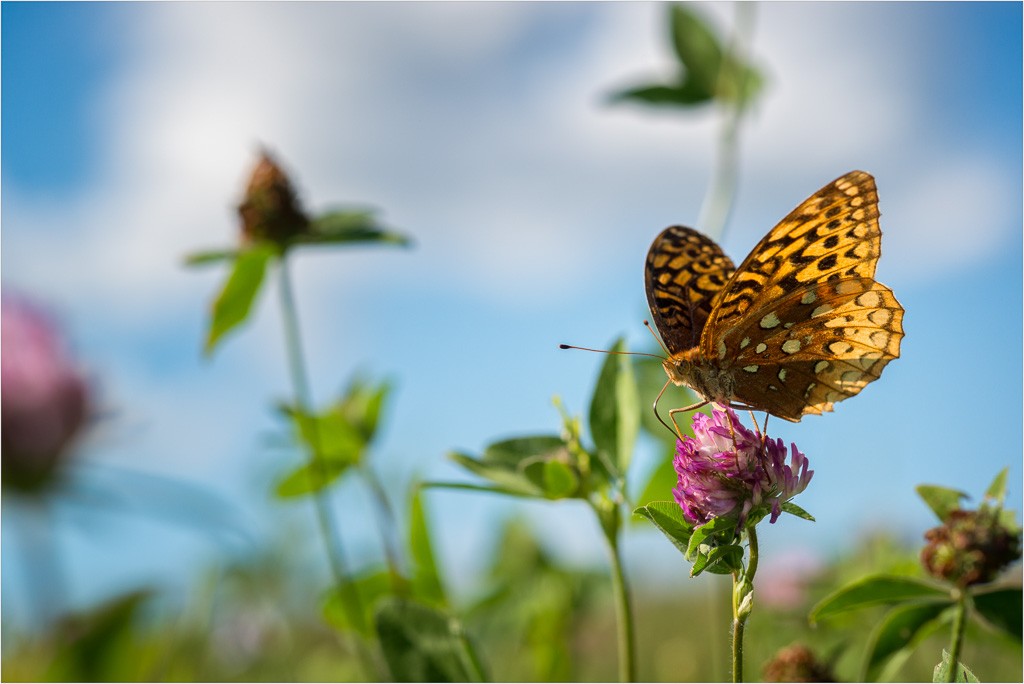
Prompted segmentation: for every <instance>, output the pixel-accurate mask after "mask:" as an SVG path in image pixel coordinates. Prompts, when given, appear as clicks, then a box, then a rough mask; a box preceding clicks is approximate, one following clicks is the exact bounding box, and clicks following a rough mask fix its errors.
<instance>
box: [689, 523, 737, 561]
mask: <svg viewBox="0 0 1024 684" xmlns="http://www.w3.org/2000/svg"><path fill="white" fill-rule="evenodd" d="M735 530H736V518H729V517H721V518H712V519H711V520H708V521H707V522H706V523H704V524H703V525H701V526H700V527H697V528H695V529H694V530H693V536H691V537H690V546H689V548H688V549H687V554H686V557H687V558H692V557H693V554H694V553H696V551H697V547H698V546H700V545H701V544H703V543H705V542H706V541H707V540H708V539H709V538H711V537H713V536H714V535H716V534H718V533H719V532H733V531H735Z"/></svg>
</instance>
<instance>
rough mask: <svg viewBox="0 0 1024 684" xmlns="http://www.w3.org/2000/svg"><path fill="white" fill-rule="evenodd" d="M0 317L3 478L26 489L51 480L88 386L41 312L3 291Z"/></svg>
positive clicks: (80, 419)
mask: <svg viewBox="0 0 1024 684" xmlns="http://www.w3.org/2000/svg"><path fill="white" fill-rule="evenodd" d="M0 320H2V323H0V327H2V331H3V332H2V335H0V336H2V338H3V340H2V357H0V392H2V393H3V405H2V408H3V410H2V412H0V413H2V431H0V434H2V438H0V441H2V443H3V445H2V460H3V480H4V484H5V485H11V486H14V487H15V488H18V489H23V490H30V489H35V488H37V487H39V486H40V485H42V484H44V483H45V482H47V481H49V479H50V478H49V476H50V475H51V474H52V473H53V472H54V470H55V468H56V467H57V465H58V464H59V463H60V462H61V460H62V457H63V456H64V453H65V452H66V451H67V446H68V444H69V443H70V442H71V440H72V438H73V437H74V436H75V433H76V432H77V431H78V430H79V428H80V427H81V426H82V424H83V423H84V421H85V417H86V411H87V404H88V388H87V386H86V382H85V379H84V378H83V377H82V375H81V373H80V372H79V371H78V369H77V368H76V367H75V366H74V364H73V363H72V361H71V358H70V356H69V355H68V354H67V351H66V349H65V347H64V343H63V340H62V339H61V337H60V335H59V334H58V331H57V329H56V327H55V326H54V325H53V324H52V322H51V321H50V320H48V319H47V317H46V316H45V315H44V314H43V313H42V312H41V311H39V310H38V309H36V308H35V307H33V306H31V305H29V304H28V303H27V302H26V301H24V300H23V299H20V298H14V297H11V296H4V297H3V302H2V305H0Z"/></svg>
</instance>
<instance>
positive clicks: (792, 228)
mask: <svg viewBox="0 0 1024 684" xmlns="http://www.w3.org/2000/svg"><path fill="white" fill-rule="evenodd" d="M878 216H879V212H878V192H877V190H876V188H875V181H874V178H872V177H871V175H869V174H867V173H865V172H863V171H851V172H850V173H848V174H846V175H845V176H842V177H841V178H838V179H836V180H835V181H833V182H831V183H829V184H828V185H826V186H825V187H823V188H822V189H821V190H819V191H818V192H816V193H814V194H813V195H811V196H810V197H809V198H807V199H806V200H804V202H803V203H801V204H800V206H798V207H797V208H796V209H794V210H793V211H792V212H790V214H789V215H788V216H786V218H784V219H782V221H780V222H779V224H778V225H777V226H775V227H774V228H772V230H771V231H770V232H769V233H768V234H767V235H766V236H765V237H764V239H762V240H761V242H759V243H758V244H757V246H756V247H754V249H753V250H752V251H751V252H750V254H749V255H748V256H747V258H746V259H744V260H743V263H741V264H740V266H739V268H735V267H734V266H733V263H732V261H731V260H730V259H729V257H727V256H726V255H725V254H724V253H723V252H722V249H721V248H720V247H719V246H718V245H717V244H716V243H715V242H714V241H713V240H711V239H710V238H708V237H706V236H704V235H702V234H701V233H699V232H697V231H696V230H693V229H692V228H686V227H683V226H671V227H669V228H666V229H665V230H664V231H662V233H661V234H660V235H658V237H657V238H655V240H654V243H653V244H652V245H651V248H650V250H649V251H648V253H647V262H646V266H645V269H644V285H645V289H646V291H647V303H648V304H649V305H650V309H651V315H652V317H653V319H654V324H655V327H656V328H657V330H658V332H659V333H660V335H661V339H662V340H663V342H664V346H665V351H666V352H667V353H668V358H666V359H665V360H664V363H663V366H664V368H665V372H666V373H667V374H668V382H666V383H665V388H667V387H668V384H669V382H671V383H674V384H676V385H685V386H687V387H689V388H690V389H692V390H694V391H695V392H696V393H697V394H699V395H700V396H701V398H702V401H701V402H699V403H697V404H694V405H693V406H688V407H686V408H681V409H672V410H671V411H670V412H669V413H670V415H672V414H675V413H677V412H680V411H691V410H694V409H696V408H699V407H700V406H703V405H705V404H707V403H709V402H715V403H717V404H721V405H727V406H732V407H734V408H744V409H751V410H759V411H765V412H767V413H770V414H771V415H774V416H778V417H780V418H784V419H786V420H789V421H792V422H799V420H800V419H801V418H802V417H803V416H805V415H807V414H819V415H820V414H821V413H823V412H825V411H831V410H832V407H833V406H834V405H835V404H836V403H837V402H840V401H842V400H844V399H846V398H848V397H852V396H853V395H855V394H857V393H858V392H860V391H861V390H862V389H863V388H864V387H865V386H866V385H867V384H868V383H870V382H872V381H873V380H877V379H878V378H879V376H880V375H881V373H882V369H883V368H885V366H886V364H888V363H889V361H891V360H893V359H895V358H898V357H899V355H900V340H901V339H902V338H903V307H902V306H901V305H900V303H899V302H898V301H896V297H895V296H894V295H893V293H892V290H890V289H889V288H888V287H886V286H885V285H882V284H881V283H878V282H876V281H875V279H874V275H875V266H876V264H877V262H878V258H879V256H880V255H881V240H882V233H881V230H880V229H879V226H878ZM664 391H665V389H664V388H663V389H662V393H664ZM658 397H659V399H660V397H661V395H660V394H659V395H658ZM655 413H657V400H656V401H655ZM659 419H660V416H659ZM663 422H664V421H663ZM673 422H675V419H674V417H673ZM678 431H679V430H678V427H677V429H676V432H678Z"/></svg>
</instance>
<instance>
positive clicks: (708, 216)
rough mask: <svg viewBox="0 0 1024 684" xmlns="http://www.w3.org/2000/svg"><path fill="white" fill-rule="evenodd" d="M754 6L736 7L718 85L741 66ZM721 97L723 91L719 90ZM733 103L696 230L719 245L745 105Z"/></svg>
mask: <svg viewBox="0 0 1024 684" xmlns="http://www.w3.org/2000/svg"><path fill="white" fill-rule="evenodd" d="M753 17H754V3H752V2H738V3H736V29H735V31H734V33H733V36H732V39H731V40H730V43H729V47H728V49H727V51H726V54H725V55H723V58H722V68H721V69H720V71H719V83H720V84H721V83H722V82H723V81H724V80H725V79H728V78H730V77H731V74H730V73H728V71H729V70H730V69H731V68H735V67H736V66H737V65H738V64H741V63H742V62H741V60H740V59H739V56H740V54H741V52H740V51H741V48H742V47H743V46H745V45H748V44H749V43H750V36H751V33H752V32H753V24H754V21H753ZM718 91H719V92H720V93H721V92H722V91H723V88H722V87H719V88H718ZM734 96H735V97H736V98H737V99H736V100H733V101H728V100H727V101H725V102H724V103H723V104H722V129H721V132H720V134H719V139H718V150H717V154H716V157H717V158H716V160H715V170H714V174H713V176H712V178H711V183H710V184H709V185H708V189H707V194H705V195H704V202H703V203H702V204H701V213H700V218H699V220H698V222H697V226H698V227H699V229H700V231H701V232H702V233H704V234H705V235H708V236H710V237H712V238H714V239H716V240H718V241H721V239H722V234H723V233H724V232H725V226H726V223H727V222H728V221H729V215H730V214H731V213H732V207H733V199H734V198H735V196H736V178H737V175H738V174H737V169H738V163H737V162H738V159H739V128H740V121H741V119H742V118H743V111H744V110H743V108H744V104H743V102H742V100H740V99H739V94H734Z"/></svg>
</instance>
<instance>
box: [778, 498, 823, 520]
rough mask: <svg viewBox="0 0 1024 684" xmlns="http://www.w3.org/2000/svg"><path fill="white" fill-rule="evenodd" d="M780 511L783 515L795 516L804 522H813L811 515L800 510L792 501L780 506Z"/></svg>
mask: <svg viewBox="0 0 1024 684" xmlns="http://www.w3.org/2000/svg"><path fill="white" fill-rule="evenodd" d="M782 511H783V512H784V513H789V514H790V515H795V516H796V517H798V518H803V519H804V520H810V521H811V522H815V520H814V516H813V515H811V514H810V513H808V512H807V511H805V510H804V509H802V508H800V507H799V506H797V505H796V504H795V503H793V502H792V501H787V502H785V503H784V504H782Z"/></svg>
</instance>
